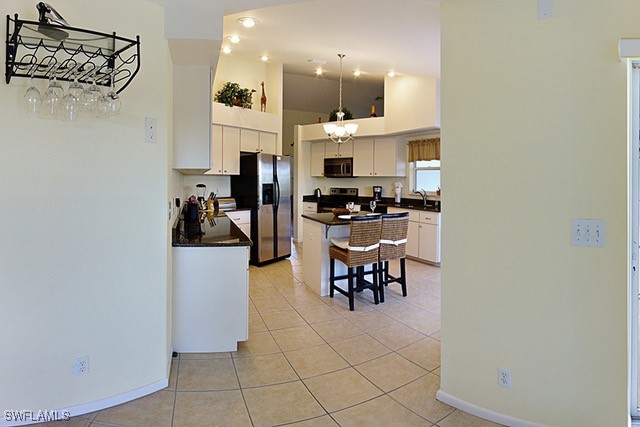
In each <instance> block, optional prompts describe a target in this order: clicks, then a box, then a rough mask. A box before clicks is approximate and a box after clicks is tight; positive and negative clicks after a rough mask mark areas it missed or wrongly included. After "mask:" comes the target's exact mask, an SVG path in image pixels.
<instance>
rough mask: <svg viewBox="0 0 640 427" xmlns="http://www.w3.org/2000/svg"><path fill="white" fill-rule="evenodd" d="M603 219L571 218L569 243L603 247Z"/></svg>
mask: <svg viewBox="0 0 640 427" xmlns="http://www.w3.org/2000/svg"><path fill="white" fill-rule="evenodd" d="M604 237H605V229H604V221H602V220H599V219H573V220H571V244H572V245H573V246H592V247H596V248H604Z"/></svg>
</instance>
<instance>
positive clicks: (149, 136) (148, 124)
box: [144, 117, 158, 144]
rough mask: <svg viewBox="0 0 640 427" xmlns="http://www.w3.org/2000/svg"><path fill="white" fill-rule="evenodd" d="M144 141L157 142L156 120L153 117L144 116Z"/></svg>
mask: <svg viewBox="0 0 640 427" xmlns="http://www.w3.org/2000/svg"><path fill="white" fill-rule="evenodd" d="M144 142H148V143H150V144H155V143H156V142H158V120H157V119H155V118H153V117H145V118H144Z"/></svg>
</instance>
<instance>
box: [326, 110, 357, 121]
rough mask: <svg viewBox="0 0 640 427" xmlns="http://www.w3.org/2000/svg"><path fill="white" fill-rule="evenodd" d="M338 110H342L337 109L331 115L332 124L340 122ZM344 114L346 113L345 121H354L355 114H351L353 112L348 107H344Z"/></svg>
mask: <svg viewBox="0 0 640 427" xmlns="http://www.w3.org/2000/svg"><path fill="white" fill-rule="evenodd" d="M338 110H340V108H336V109H335V110H333V111H332V112H330V113H329V121H330V122H335V121H337V120H338ZM342 112H343V113H344V117H343V120H351V119H353V114H351V111H349V110H348V109H347V108H346V107H342Z"/></svg>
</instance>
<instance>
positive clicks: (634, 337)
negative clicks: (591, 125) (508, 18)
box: [628, 61, 640, 419]
mask: <svg viewBox="0 0 640 427" xmlns="http://www.w3.org/2000/svg"><path fill="white" fill-rule="evenodd" d="M628 75H629V125H630V126H629V165H628V170H629V190H630V191H629V202H628V206H629V218H630V227H629V231H630V233H631V236H630V239H629V248H628V253H629V255H630V262H629V273H628V274H629V283H630V292H631V295H630V298H629V300H630V302H631V310H630V311H631V334H630V335H631V343H630V347H631V381H630V385H631V399H630V400H631V408H630V411H631V416H632V417H633V418H635V419H640V396H639V395H638V389H639V388H640V375H639V373H638V366H639V365H640V353H639V352H638V348H639V347H640V333H639V331H638V325H639V324H640V318H639V316H640V311H639V310H638V298H639V297H640V287H639V285H638V268H639V262H638V244H639V243H640V227H639V222H640V218H639V212H640V182H639V179H640V143H639V139H640V61H629V73H628Z"/></svg>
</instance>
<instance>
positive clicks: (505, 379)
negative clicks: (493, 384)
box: [498, 368, 511, 388]
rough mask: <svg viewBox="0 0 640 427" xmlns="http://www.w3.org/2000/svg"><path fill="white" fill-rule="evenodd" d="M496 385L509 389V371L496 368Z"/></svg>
mask: <svg viewBox="0 0 640 427" xmlns="http://www.w3.org/2000/svg"><path fill="white" fill-rule="evenodd" d="M498 385H499V386H501V387H504V388H511V371H510V370H508V369H503V368H498Z"/></svg>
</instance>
